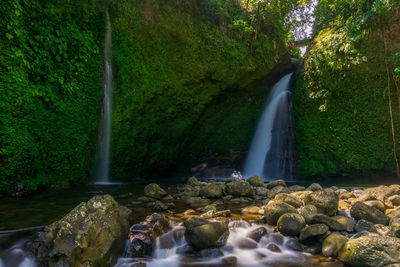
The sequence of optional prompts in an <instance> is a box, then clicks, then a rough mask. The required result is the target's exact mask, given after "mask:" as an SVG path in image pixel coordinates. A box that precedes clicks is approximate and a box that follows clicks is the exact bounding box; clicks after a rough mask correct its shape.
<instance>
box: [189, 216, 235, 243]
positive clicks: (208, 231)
mask: <svg viewBox="0 0 400 267" xmlns="http://www.w3.org/2000/svg"><path fill="white" fill-rule="evenodd" d="M185 227H186V230H185V239H186V241H187V242H188V243H189V245H191V246H192V247H194V248H196V249H204V248H210V247H220V246H223V245H224V244H225V243H226V239H227V238H228V235H229V231H228V227H227V225H226V224H225V223H222V222H211V223H209V222H207V221H205V220H199V219H194V218H190V219H189V220H188V221H187V222H186V223H185Z"/></svg>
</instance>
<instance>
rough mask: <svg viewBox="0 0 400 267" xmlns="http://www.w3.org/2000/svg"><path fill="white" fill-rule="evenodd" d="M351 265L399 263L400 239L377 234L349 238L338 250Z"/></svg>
mask: <svg viewBox="0 0 400 267" xmlns="http://www.w3.org/2000/svg"><path fill="white" fill-rule="evenodd" d="M339 259H340V260H341V261H343V262H345V263H347V264H349V265H351V266H387V265H389V264H395V263H400V239H398V238H394V237H388V236H385V237H383V236H380V235H377V234H367V235H363V236H361V237H358V238H351V239H350V240H349V241H347V242H346V244H345V245H344V246H343V247H342V249H341V250H340V252H339Z"/></svg>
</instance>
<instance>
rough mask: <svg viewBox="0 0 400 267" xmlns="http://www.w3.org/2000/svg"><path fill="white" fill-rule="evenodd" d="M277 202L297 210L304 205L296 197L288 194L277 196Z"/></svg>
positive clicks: (275, 199)
mask: <svg viewBox="0 0 400 267" xmlns="http://www.w3.org/2000/svg"><path fill="white" fill-rule="evenodd" d="M274 201H275V202H285V203H287V204H289V205H291V206H293V207H295V208H299V207H301V206H302V205H303V201H301V199H299V198H298V197H296V196H293V195H290V194H287V193H279V194H276V195H275V198H274Z"/></svg>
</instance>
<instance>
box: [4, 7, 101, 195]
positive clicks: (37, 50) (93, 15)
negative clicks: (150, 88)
mask: <svg viewBox="0 0 400 267" xmlns="http://www.w3.org/2000/svg"><path fill="white" fill-rule="evenodd" d="M95 3H96V2H95ZM95 3H93V1H89V0H79V1H62V0H51V1H39V0H37V1H36V0H30V1H26V0H10V1H5V2H2V4H1V5H0V17H1V20H0V34H1V38H0V190H7V191H8V192H13V191H15V190H16V188H15V187H16V185H17V183H21V184H24V185H25V186H27V187H28V188H32V189H35V188H37V186H40V185H49V184H57V183H68V182H81V181H84V180H86V179H87V177H88V173H89V170H90V166H91V164H92V163H91V162H92V157H93V154H94V148H95V146H94V145H95V141H96V138H95V135H96V130H97V122H98V114H97V113H98V108H99V104H100V101H101V88H102V86H101V71H102V52H101V51H102V39H103V35H104V33H103V32H104V30H103V28H104V26H103V25H104V7H103V8H102V7H101V6H102V5H101V4H100V2H99V3H96V4H95Z"/></svg>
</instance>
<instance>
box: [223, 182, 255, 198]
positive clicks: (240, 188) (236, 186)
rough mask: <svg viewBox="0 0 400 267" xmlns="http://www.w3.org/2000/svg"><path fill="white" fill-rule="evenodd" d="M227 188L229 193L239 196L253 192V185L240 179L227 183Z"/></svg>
mask: <svg viewBox="0 0 400 267" xmlns="http://www.w3.org/2000/svg"><path fill="white" fill-rule="evenodd" d="M225 190H226V193H227V194H228V195H232V196H238V197H240V196H249V195H251V193H252V188H251V185H250V184H249V183H248V182H246V181H244V180H239V179H236V180H235V181H232V182H229V183H227V184H226V185H225Z"/></svg>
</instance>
